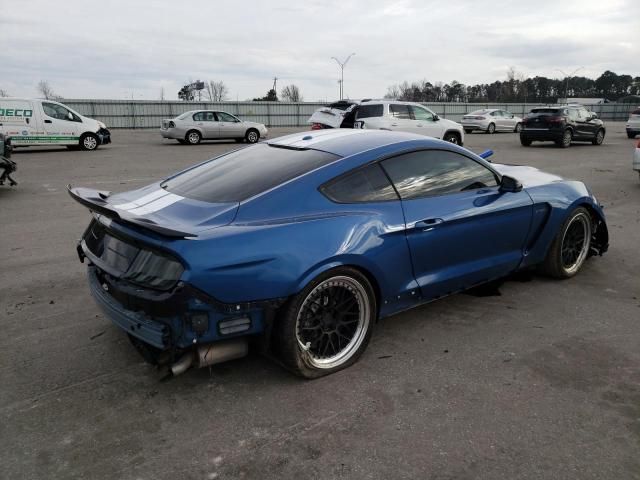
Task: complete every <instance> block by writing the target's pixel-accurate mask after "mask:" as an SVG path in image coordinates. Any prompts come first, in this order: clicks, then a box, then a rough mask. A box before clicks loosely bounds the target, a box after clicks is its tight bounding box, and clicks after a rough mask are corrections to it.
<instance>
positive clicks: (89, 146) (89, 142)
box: [80, 133, 100, 151]
mask: <svg viewBox="0 0 640 480" xmlns="http://www.w3.org/2000/svg"><path fill="white" fill-rule="evenodd" d="M99 146H100V139H99V138H98V136H97V135H96V134H95V133H85V134H83V135H82V136H81V137H80V148H81V149H82V150H88V151H92V150H95V149H96V148H98V147H99Z"/></svg>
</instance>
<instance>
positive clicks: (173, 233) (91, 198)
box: [67, 185, 197, 238]
mask: <svg viewBox="0 0 640 480" xmlns="http://www.w3.org/2000/svg"><path fill="white" fill-rule="evenodd" d="M67 192H69V195H70V196H71V198H73V199H74V200H75V201H76V202H78V203H79V204H80V205H82V206H83V207H86V208H88V209H89V210H91V211H92V212H94V213H97V214H100V215H103V216H105V217H107V218H110V219H112V220H119V221H121V222H123V223H130V224H132V225H135V226H138V227H144V228H146V229H147V230H151V231H153V232H156V233H159V234H160V235H164V236H165V237H171V238H195V237H197V235H196V234H195V233H192V232H182V231H180V230H175V229H172V228H167V227H163V226H162V225H158V224H157V223H155V222H153V221H151V220H149V219H148V218H144V217H138V216H135V215H131V214H129V213H127V212H124V211H119V210H117V209H115V208H114V207H113V205H111V204H110V203H108V202H107V198H109V195H111V192H106V191H101V190H94V189H92V188H82V187H76V188H73V187H71V185H67Z"/></svg>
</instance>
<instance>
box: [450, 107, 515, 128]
mask: <svg viewBox="0 0 640 480" xmlns="http://www.w3.org/2000/svg"><path fill="white" fill-rule="evenodd" d="M460 123H462V126H463V128H464V131H465V133H471V132H473V131H474V130H481V131H483V132H486V133H495V132H516V133H518V132H520V130H522V118H520V117H516V116H515V115H514V114H513V113H511V112H507V111H506V110H499V109H490V108H485V109H483V110H476V111H475V112H471V113H467V114H465V115H464V116H463V117H462V121H461V122H460Z"/></svg>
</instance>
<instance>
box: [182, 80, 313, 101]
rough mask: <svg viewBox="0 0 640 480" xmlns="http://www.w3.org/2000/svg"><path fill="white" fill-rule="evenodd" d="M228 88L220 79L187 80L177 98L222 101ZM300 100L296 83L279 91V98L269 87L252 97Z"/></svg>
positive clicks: (227, 95) (300, 96)
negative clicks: (205, 80)
mask: <svg viewBox="0 0 640 480" xmlns="http://www.w3.org/2000/svg"><path fill="white" fill-rule="evenodd" d="M228 97H229V89H228V88H227V86H226V84H225V83H224V82H222V81H215V80H209V81H207V82H201V81H200V80H196V81H195V82H194V81H189V82H187V83H186V84H185V85H184V86H183V87H182V88H181V89H180V90H179V91H178V98H179V99H180V100H184V101H194V100H198V101H201V100H205V101H207V100H208V101H210V102H224V101H225V100H228ZM280 100H282V101H284V102H302V101H303V98H302V93H300V89H299V88H298V86H297V85H293V84H291V85H287V86H286V87H284V88H283V89H282V90H281V91H280V98H278V92H276V90H275V89H273V88H271V89H269V90H268V91H267V94H266V95H265V96H264V97H258V98H254V99H253V101H254V102H260V101H268V102H278V101H280Z"/></svg>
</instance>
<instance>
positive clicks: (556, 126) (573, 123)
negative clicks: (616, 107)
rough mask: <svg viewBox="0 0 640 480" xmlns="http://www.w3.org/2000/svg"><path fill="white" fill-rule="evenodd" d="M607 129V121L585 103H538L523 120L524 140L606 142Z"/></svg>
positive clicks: (561, 144) (565, 143) (565, 144)
mask: <svg viewBox="0 0 640 480" xmlns="http://www.w3.org/2000/svg"><path fill="white" fill-rule="evenodd" d="M605 133H606V130H605V126H604V122H603V121H602V120H600V119H599V118H598V116H597V115H596V114H595V113H593V112H590V111H588V110H587V109H586V108H585V107H583V106H582V105H568V106H567V105H559V106H550V107H538V108H534V109H532V110H531V112H530V113H529V114H528V115H527V116H526V117H525V118H524V119H523V121H522V130H521V131H520V143H521V144H522V145H523V146H525V147H528V146H529V145H531V142H545V141H552V142H555V143H556V145H557V146H559V147H563V148H567V147H569V146H571V142H591V143H592V144H593V145H602V142H603V141H604V136H605Z"/></svg>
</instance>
